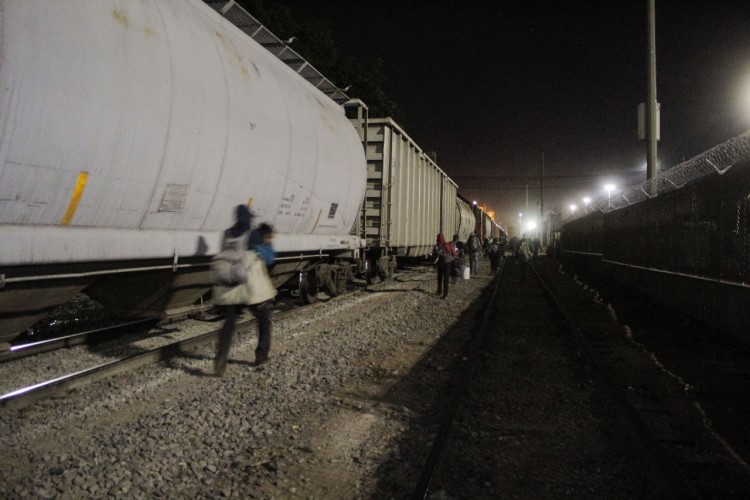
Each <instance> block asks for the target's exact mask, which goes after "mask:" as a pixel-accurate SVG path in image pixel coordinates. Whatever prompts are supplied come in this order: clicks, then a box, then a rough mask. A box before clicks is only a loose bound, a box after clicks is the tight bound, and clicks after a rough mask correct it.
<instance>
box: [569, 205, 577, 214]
mask: <svg viewBox="0 0 750 500" xmlns="http://www.w3.org/2000/svg"><path fill="white" fill-rule="evenodd" d="M577 209H578V205H576V204H575V203H573V204H572V205H570V214H571V215H573V214H574V213H576V210H577Z"/></svg>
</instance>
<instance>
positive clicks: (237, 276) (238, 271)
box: [208, 235, 247, 286]
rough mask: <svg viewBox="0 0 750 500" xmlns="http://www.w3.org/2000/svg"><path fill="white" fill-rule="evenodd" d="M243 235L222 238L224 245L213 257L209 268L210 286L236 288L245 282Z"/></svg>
mask: <svg viewBox="0 0 750 500" xmlns="http://www.w3.org/2000/svg"><path fill="white" fill-rule="evenodd" d="M244 241H245V238H244V235H242V236H240V237H239V238H230V237H228V236H225V237H224V245H223V247H222V249H221V251H220V252H219V253H217V254H216V255H214V257H213V259H211V265H210V266H209V268H208V270H209V276H210V279H211V284H212V285H218V286H236V285H240V284H242V283H245V282H246V281H247V269H246V268H245V250H244V249H243V248H242V247H243V246H244V245H243V243H244Z"/></svg>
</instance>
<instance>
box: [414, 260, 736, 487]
mask: <svg viewBox="0 0 750 500" xmlns="http://www.w3.org/2000/svg"><path fill="white" fill-rule="evenodd" d="M503 264H504V266H503V268H502V269H503V270H505V262H504V263H503ZM532 270H533V271H532V274H533V277H534V280H535V282H537V283H538V284H539V287H540V288H541V289H542V290H543V293H544V294H545V295H546V297H547V298H548V302H549V303H550V305H551V306H552V307H553V308H554V309H556V310H557V313H558V314H559V315H560V316H561V317H562V318H563V319H564V327H565V330H566V331H567V332H568V333H569V335H570V336H571V337H572V338H573V340H574V341H575V344H576V345H577V347H578V349H577V350H578V352H579V355H580V356H582V357H584V359H585V362H586V363H587V365H588V366H589V367H593V368H594V370H593V371H595V372H596V373H598V374H599V377H600V379H601V380H602V381H603V386H605V387H606V388H607V389H608V392H609V393H610V395H611V398H610V400H611V401H612V402H613V405H614V408H613V409H614V411H615V412H616V413H617V416H618V417H619V420H620V421H622V422H624V423H625V424H626V425H625V427H623V428H624V429H629V430H628V431H626V432H628V434H630V435H632V436H633V439H630V440H629V441H630V442H631V443H632V444H633V447H634V449H635V453H636V454H637V456H639V457H641V462H643V463H645V464H647V466H646V467H645V468H646V469H648V471H649V474H648V476H649V477H650V478H651V479H652V480H653V482H654V485H655V486H656V487H657V488H658V491H659V494H660V495H662V496H664V497H669V498H705V497H741V496H743V495H744V494H747V492H750V469H748V467H747V465H746V464H745V463H744V462H743V461H742V460H741V459H740V458H739V457H738V456H737V455H736V454H735V453H733V451H732V450H731V449H730V448H729V447H728V446H727V445H726V443H724V442H723V440H722V439H721V438H720V437H719V436H717V435H716V434H715V433H713V432H712V431H711V430H710V429H709V427H708V426H707V425H706V422H705V416H704V415H703V413H702V411H700V408H699V407H698V406H697V405H696V403H695V402H694V400H693V399H692V398H691V397H690V394H689V391H686V388H685V387H684V385H682V386H681V385H680V384H679V383H677V381H675V380H670V376H669V375H667V374H666V373H665V372H664V371H663V368H661V367H660V365H659V364H658V363H655V362H654V360H653V359H652V358H651V357H650V356H649V355H648V354H647V353H644V352H643V351H642V350H638V349H637V348H635V347H634V344H630V343H628V342H624V341H623V336H622V333H621V332H617V335H612V331H609V332H606V331H603V329H600V326H601V325H598V324H597V323H596V322H591V321H589V317H587V316H586V314H587V310H586V307H589V308H590V304H591V300H588V305H582V304H581V303H578V302H577V301H576V300H577V299H576V294H579V296H578V300H580V299H581V297H580V294H581V293H582V290H581V288H580V286H578V285H576V284H575V283H572V282H571V280H570V279H564V278H562V277H561V279H559V280H555V279H554V278H555V276H556V275H555V274H554V273H548V274H549V278H547V279H545V278H543V277H542V275H541V274H540V273H539V272H538V271H537V269H536V268H534V267H533V266H532ZM545 276H546V275H545ZM503 279H504V276H503V275H502V271H501V275H500V276H499V277H497V278H496V282H495V284H494V287H493V293H492V298H491V299H490V300H489V301H488V303H487V306H486V310H485V312H484V314H483V319H482V322H481V324H480V325H479V327H478V329H477V332H476V333H475V334H474V335H473V337H472V339H471V341H470V345H469V347H468V353H469V354H468V358H469V359H468V361H467V363H466V366H468V367H469V369H468V370H465V371H464V372H461V373H460V375H459V378H458V379H457V380H456V381H454V382H453V385H452V388H451V391H450V393H449V396H448V398H447V400H446V401H447V403H446V410H445V413H444V415H445V417H444V420H443V421H442V422H441V423H440V427H439V430H438V433H437V436H436V438H435V440H434V442H433V444H432V447H431V450H430V453H429V455H428V458H427V460H426V463H425V466H424V468H423V470H422V473H421V475H420V478H419V481H418V483H417V486H416V488H415V489H414V491H413V494H412V498H427V496H428V495H429V493H430V489H431V484H432V480H433V476H434V475H435V474H436V472H435V471H436V469H437V468H438V466H439V463H440V461H441V456H442V455H443V454H444V452H445V451H446V446H447V444H446V443H447V442H448V441H449V435H450V434H451V427H452V426H453V420H454V418H456V413H457V411H459V410H458V408H459V406H460V405H462V404H463V398H464V397H465V394H466V393H467V391H466V390H465V388H466V387H467V384H468V383H469V382H470V380H471V378H472V375H473V373H474V372H475V371H476V367H477V366H478V365H479V364H480V361H479V359H478V354H479V353H480V346H481V343H482V336H483V332H484V330H486V329H487V319H488V317H489V316H490V311H491V308H492V307H493V304H494V302H495V300H494V299H495V294H496V291H497V289H498V287H499V286H500V283H501V281H502V280H503ZM589 299H590V297H589ZM602 307H604V306H602ZM588 311H589V312H590V309H589V310H588ZM589 316H590V314H589ZM609 324H610V328H612V325H613V324H614V323H613V322H611V321H610V322H609ZM615 325H616V324H615ZM623 345H625V346H627V347H626V348H623ZM636 358H637V359H638V360H639V361H635V359H636ZM639 362H640V363H642V365H638V363H639ZM649 370H655V371H649ZM656 372H659V373H656ZM665 379H666V381H665Z"/></svg>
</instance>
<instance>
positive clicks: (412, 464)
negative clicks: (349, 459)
mask: <svg viewBox="0 0 750 500" xmlns="http://www.w3.org/2000/svg"><path fill="white" fill-rule="evenodd" d="M492 286H494V280H492V281H490V283H489V284H488V285H487V286H485V288H484V290H483V291H482V294H481V296H480V299H479V300H477V301H475V302H474V303H473V304H472V305H471V306H470V308H469V309H467V310H466V311H465V312H464V313H463V314H462V315H461V316H460V317H459V319H458V320H457V321H456V322H454V323H453V324H452V325H450V326H449V327H448V328H447V331H446V333H445V334H443V336H442V337H441V339H440V340H439V341H438V342H437V343H436V344H435V345H434V346H433V347H432V348H431V349H430V350H429V351H428V352H427V353H425V354H424V355H423V356H422V358H421V359H420V360H419V361H418V362H417V364H416V365H414V366H413V367H412V369H411V370H410V371H409V372H408V373H406V374H405V375H404V376H403V377H401V378H400V379H399V380H398V381H397V382H396V383H394V384H393V386H392V387H391V388H390V390H388V391H387V392H386V393H385V394H383V395H382V396H381V397H380V398H379V401H380V402H381V403H383V404H384V405H385V406H386V407H387V408H389V409H391V412H392V413H393V414H394V415H395V417H396V419H400V420H403V421H405V423H406V428H405V430H404V431H403V432H401V433H400V437H399V441H398V443H397V445H396V447H395V450H394V451H393V452H391V453H390V455H389V456H387V457H385V459H384V460H383V461H382V462H381V465H380V466H379V468H378V471H377V476H378V482H377V486H376V488H377V489H376V492H375V494H376V495H377V496H378V497H380V496H383V497H387V498H409V497H411V495H412V489H413V488H414V486H415V485H416V484H417V482H418V480H419V476H420V474H421V472H422V468H423V466H424V464H425V461H426V458H427V456H428V454H429V451H430V447H431V445H432V442H433V440H434V438H435V435H436V433H437V432H438V429H439V423H440V422H441V421H442V420H443V417H444V411H445V410H446V408H445V406H446V404H445V403H446V400H447V399H448V398H450V397H451V394H452V392H453V386H452V381H453V380H455V379H456V378H457V374H459V373H461V372H462V371H464V370H465V369H466V367H467V358H466V351H467V349H468V345H469V340H470V338H471V335H472V333H473V332H474V331H475V330H476V328H477V327H478V326H479V323H480V322H481V315H482V312H483V311H484V308H485V307H486V305H487V302H488V300H489V298H490V295H491V291H492V288H491V287H492ZM394 291H398V292H402V291H408V290H394ZM411 291H421V292H423V293H426V294H428V295H433V294H432V293H430V292H428V291H425V290H420V289H417V290H411ZM435 299H436V300H441V299H440V298H439V297H438V296H437V295H435ZM441 301H442V300H441ZM449 304H450V301H447V302H446V307H449ZM387 368H388V367H385V370H384V372H388V370H387ZM374 376H375V377H376V378H377V376H378V375H377V372H376V373H374Z"/></svg>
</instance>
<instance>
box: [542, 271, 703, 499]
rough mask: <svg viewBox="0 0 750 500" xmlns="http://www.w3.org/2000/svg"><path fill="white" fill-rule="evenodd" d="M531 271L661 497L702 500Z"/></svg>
mask: <svg viewBox="0 0 750 500" xmlns="http://www.w3.org/2000/svg"><path fill="white" fill-rule="evenodd" d="M531 269H532V270H533V271H534V275H535V276H536V279H537V281H538V282H539V284H540V285H541V286H542V288H543V289H544V291H545V292H546V294H547V296H548V297H549V298H550V300H551V301H552V302H553V303H554V305H555V308H556V309H557V311H558V312H559V313H560V315H561V316H562V317H563V318H564V319H565V322H566V324H567V327H568V331H569V332H570V334H571V337H572V338H573V340H574V341H575V342H576V344H577V345H578V347H579V348H580V349H581V351H582V352H583V353H584V354H585V355H586V357H587V358H588V359H589V361H591V363H592V364H593V365H594V367H595V368H596V371H597V372H598V373H599V376H600V377H601V379H602V381H603V382H604V383H605V385H606V386H607V388H608V389H609V391H610V395H611V396H612V399H613V401H614V403H615V405H616V406H617V408H618V409H619V410H620V414H621V416H622V417H623V419H624V420H625V421H626V422H627V423H628V424H629V425H630V427H631V429H632V430H633V433H634V434H635V436H636V440H637V444H638V445H639V447H640V448H641V451H642V452H643V454H644V456H645V457H646V459H647V460H648V462H649V464H650V465H651V468H652V471H653V472H654V475H655V477H654V480H655V482H656V483H657V486H658V487H659V488H660V489H661V491H662V493H663V494H664V495H665V496H667V497H668V498H700V497H699V495H698V494H697V493H696V492H695V491H694V490H693V489H692V488H691V487H690V485H689V484H688V483H687V481H686V480H685V477H684V476H683V474H682V472H681V471H680V469H679V467H678V466H677V465H676V464H675V463H674V461H673V460H671V459H670V458H669V457H668V456H667V454H666V453H665V452H664V451H663V450H662V448H661V446H660V445H659V442H658V440H657V438H656V437H655V436H654V434H653V433H652V432H651V430H650V429H649V427H648V425H647V424H646V422H645V421H644V419H643V418H642V417H641V415H640V413H639V412H638V410H637V409H636V408H635V406H633V404H632V403H631V402H630V401H629V400H628V397H627V395H626V394H625V392H624V391H623V390H622V388H621V387H620V386H619V385H618V384H617V383H616V382H615V379H614V376H613V375H612V374H611V372H610V370H609V369H608V368H607V365H606V363H605V362H604V361H603V360H602V358H601V356H599V354H598V353H597V352H596V349H595V348H594V347H593V345H591V343H590V342H589V341H588V339H587V338H586V336H585V334H584V333H583V331H582V329H581V327H579V326H578V324H577V323H576V321H575V320H574V319H573V317H572V316H571V315H570V313H569V312H568V311H567V309H565V307H564V306H563V305H562V303H561V302H560V300H559V299H558V298H557V296H556V295H555V294H554V292H553V291H552V289H551V288H550V287H549V285H548V284H547V283H546V282H545V281H544V280H543V279H542V277H541V276H540V275H539V272H538V271H537V270H536V268H535V267H534V266H533V264H532V265H531Z"/></svg>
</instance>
